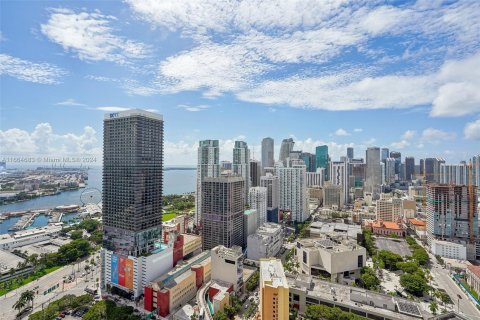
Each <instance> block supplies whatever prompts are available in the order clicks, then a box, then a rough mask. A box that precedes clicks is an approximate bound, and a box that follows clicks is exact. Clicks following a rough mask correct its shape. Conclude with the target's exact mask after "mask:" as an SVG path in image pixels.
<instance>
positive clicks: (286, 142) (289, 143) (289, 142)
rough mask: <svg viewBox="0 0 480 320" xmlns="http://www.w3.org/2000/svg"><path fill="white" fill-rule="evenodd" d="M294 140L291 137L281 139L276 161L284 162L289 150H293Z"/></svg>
mask: <svg viewBox="0 0 480 320" xmlns="http://www.w3.org/2000/svg"><path fill="white" fill-rule="evenodd" d="M294 145H295V142H294V141H293V139H292V138H289V139H283V140H282V145H281V146H280V155H279V157H278V161H280V162H284V161H285V160H287V158H288V157H289V156H290V152H292V151H293V146H294Z"/></svg>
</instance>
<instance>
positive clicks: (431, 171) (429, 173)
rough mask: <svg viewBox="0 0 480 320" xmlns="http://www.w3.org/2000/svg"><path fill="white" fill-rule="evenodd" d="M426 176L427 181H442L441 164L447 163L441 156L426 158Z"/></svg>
mask: <svg viewBox="0 0 480 320" xmlns="http://www.w3.org/2000/svg"><path fill="white" fill-rule="evenodd" d="M424 163H425V168H424V176H425V180H426V181H427V182H437V183H438V182H440V165H441V164H442V163H443V164H444V163H445V160H444V159H441V158H426V159H425V162H424Z"/></svg>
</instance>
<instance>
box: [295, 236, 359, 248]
mask: <svg viewBox="0 0 480 320" xmlns="http://www.w3.org/2000/svg"><path fill="white" fill-rule="evenodd" d="M297 242H300V244H301V245H302V247H304V248H311V249H323V250H326V251H328V252H346V251H353V250H358V249H362V248H363V247H362V246H360V245H358V244H357V242H356V241H352V240H345V239H340V241H334V240H333V239H329V238H327V237H324V238H322V239H312V238H309V239H302V240H298V241H297Z"/></svg>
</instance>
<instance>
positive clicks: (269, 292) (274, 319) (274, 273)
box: [259, 258, 289, 320]
mask: <svg viewBox="0 0 480 320" xmlns="http://www.w3.org/2000/svg"><path fill="white" fill-rule="evenodd" d="M259 291H260V305H259V311H260V319H261V320H288V319H289V308H288V306H289V294H288V282H287V278H286V277H285V272H284V271H283V266H282V262H281V261H280V260H278V259H273V258H272V259H262V260H260V289H259Z"/></svg>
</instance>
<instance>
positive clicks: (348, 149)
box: [347, 147, 353, 160]
mask: <svg viewBox="0 0 480 320" xmlns="http://www.w3.org/2000/svg"><path fill="white" fill-rule="evenodd" d="M347 158H348V159H349V160H352V159H353V148H352V147H348V148H347Z"/></svg>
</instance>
